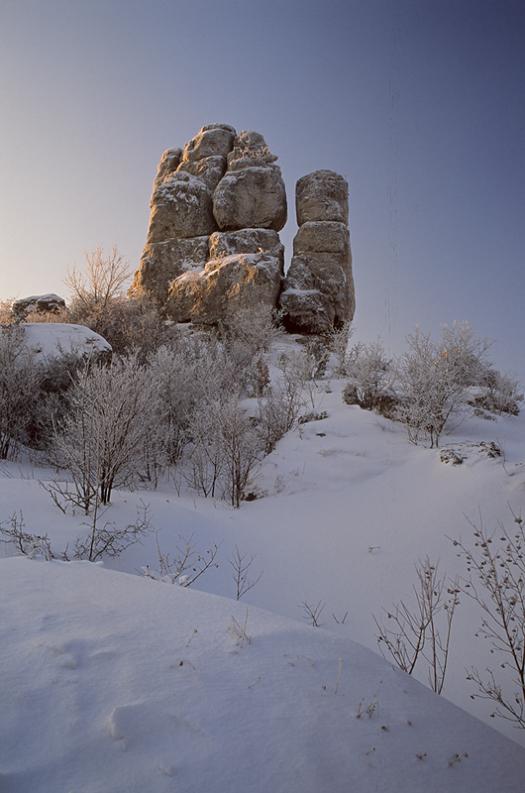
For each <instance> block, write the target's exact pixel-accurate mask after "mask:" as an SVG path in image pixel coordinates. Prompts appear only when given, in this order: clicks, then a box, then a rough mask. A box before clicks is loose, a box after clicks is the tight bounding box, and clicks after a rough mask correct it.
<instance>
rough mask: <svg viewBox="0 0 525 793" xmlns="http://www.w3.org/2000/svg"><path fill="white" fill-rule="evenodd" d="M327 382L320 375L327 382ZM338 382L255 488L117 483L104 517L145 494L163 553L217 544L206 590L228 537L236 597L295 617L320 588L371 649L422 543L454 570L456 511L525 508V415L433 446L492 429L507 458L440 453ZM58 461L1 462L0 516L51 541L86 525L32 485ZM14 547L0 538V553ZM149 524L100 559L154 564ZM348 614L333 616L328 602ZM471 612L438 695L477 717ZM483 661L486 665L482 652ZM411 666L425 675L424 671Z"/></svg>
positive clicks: (459, 628)
mask: <svg viewBox="0 0 525 793" xmlns="http://www.w3.org/2000/svg"><path fill="white" fill-rule="evenodd" d="M325 385H326V384H323V387H325ZM341 387H342V384H341V383H340V382H337V381H332V383H331V391H332V392H331V393H325V392H324V391H320V392H319V394H317V396H316V399H317V400H318V408H319V409H322V410H326V411H327V412H328V414H329V417H328V418H327V419H325V420H323V421H318V422H312V423H309V424H306V425H304V426H303V427H302V429H301V432H300V433H298V432H292V433H290V434H289V435H287V436H286V437H285V438H284V439H283V440H282V441H281V442H280V443H279V444H278V446H277V449H276V450H275V452H273V453H272V454H271V455H270V456H269V457H267V458H266V460H265V461H264V463H263V465H262V468H261V472H260V475H259V477H258V479H257V483H256V487H257V489H258V490H259V491H260V492H261V494H263V497H261V498H260V499H258V500H256V501H254V502H250V503H244V504H243V505H242V507H241V509H239V510H232V509H231V508H230V507H228V505H226V504H225V503H224V502H212V501H210V500H206V499H203V498H201V497H199V496H198V495H196V494H193V493H189V492H188V491H187V490H186V491H184V489H182V491H181V494H180V495H178V493H177V489H180V482H177V483H174V482H173V481H172V480H169V481H166V482H165V483H163V484H162V485H161V486H160V488H159V489H158V490H157V491H145V490H142V491H136V492H134V493H129V492H124V491H121V492H117V493H115V497H114V503H113V505H112V506H111V507H110V509H109V512H108V513H107V515H106V517H105V518H104V519H107V520H112V521H115V522H116V524H117V525H125V524H126V523H128V522H130V521H132V520H133V519H134V518H135V515H136V508H137V506H138V505H139V503H140V502H141V501H143V502H146V503H148V504H149V505H150V515H151V521H152V525H153V526H154V527H155V529H156V530H157V531H158V539H159V543H160V545H161V547H162V550H163V551H164V552H169V553H172V552H173V551H174V548H175V546H176V545H177V543H179V542H180V538H181V536H182V537H189V536H192V537H193V543H194V545H195V547H196V548H198V549H200V550H203V549H205V548H207V547H209V546H210V545H211V544H212V543H218V544H219V561H220V567H219V569H218V570H212V571H210V573H209V574H207V575H206V576H205V577H203V578H201V579H199V583H198V586H199V588H203V589H205V590H207V591H209V592H213V593H217V594H221V595H226V596H230V597H231V596H233V594H234V589H233V583H232V580H231V568H230V567H229V565H228V558H229V557H230V556H231V553H232V551H233V548H234V546H235V545H236V544H237V545H238V546H239V548H240V550H241V551H242V552H243V553H247V554H255V555H256V560H255V562H254V566H253V572H254V573H255V574H257V573H258V572H259V571H260V570H263V571H264V574H263V577H262V579H261V581H260V583H259V584H258V585H257V587H255V589H253V590H252V591H251V592H249V593H248V595H247V596H246V598H245V602H247V603H249V604H252V605H256V606H259V607H263V608H267V609H270V610H271V611H274V612H276V613H279V614H283V615H287V616H290V617H293V618H295V619H298V620H301V619H303V609H302V608H301V603H302V602H303V601H305V600H306V601H308V602H309V603H313V604H316V603H317V602H318V601H320V600H321V601H323V602H324V603H325V604H326V605H325V609H324V611H323V614H322V622H323V624H324V625H325V626H326V627H330V628H332V629H333V630H337V631H338V632H339V634H340V635H342V636H344V637H349V638H351V639H353V640H355V641H358V642H360V643H362V644H364V645H366V646H368V647H370V648H371V649H374V650H376V648H377V645H376V640H375V634H376V629H375V626H374V622H373V614H377V615H379V614H380V613H381V609H382V607H387V608H388V607H390V606H391V605H392V603H394V602H396V601H398V600H399V599H400V598H404V597H407V596H409V595H410V592H411V588H412V584H413V582H414V579H415V573H414V563H415V562H416V560H417V559H418V558H422V557H424V556H425V555H426V554H427V553H428V554H429V555H430V556H431V557H432V558H433V559H434V560H437V559H439V560H440V565H441V569H442V571H443V572H446V573H448V574H449V575H450V576H454V575H456V574H457V573H458V572H459V571H460V569H461V568H460V565H459V561H458V559H457V558H456V555H455V551H454V549H453V547H452V544H451V542H450V541H449V539H447V537H458V536H461V537H463V539H465V540H466V541H468V540H469V538H470V537H471V529H470V527H469V526H468V524H467V521H466V519H465V515H469V516H473V517H476V516H477V515H478V514H479V513H480V514H481V515H482V516H483V518H484V520H485V523H486V525H496V522H497V521H498V520H503V521H505V520H507V519H508V516H509V512H508V505H509V504H510V505H511V506H512V507H513V509H514V510H515V511H516V512H519V510H520V509H522V508H525V465H524V463H525V450H524V447H523V439H525V419H524V417H523V416H518V417H514V416H510V417H509V416H507V417H504V418H499V419H498V420H497V421H486V420H483V419H469V420H467V421H465V422H463V423H462V424H461V425H460V426H458V427H457V428H456V430H455V434H454V435H453V436H449V437H444V438H443V445H447V444H450V443H456V442H468V443H477V442H479V441H481V440H486V441H490V440H494V441H496V442H498V443H499V444H500V446H501V447H502V449H503V450H504V453H505V456H504V458H500V459H499V460H493V459H489V458H487V456H486V455H483V454H481V453H479V452H478V451H476V449H475V447H473V448H472V450H471V451H470V452H469V457H468V459H467V460H466V462H465V463H464V464H463V465H461V466H458V467H453V466H450V465H444V464H443V463H442V462H440V459H439V451H436V450H429V449H423V448H416V447H414V446H411V445H410V444H409V443H408V442H407V439H406V436H405V433H404V431H403V429H402V428H401V427H400V426H398V425H396V424H394V423H392V422H389V421H387V420H385V419H383V418H381V417H379V416H376V415H375V414H373V413H369V412H365V411H362V410H360V409H359V408H357V407H349V406H347V405H345V404H344V403H343V402H342V399H341V395H340V390H341ZM55 476H56V474H55V473H54V472H52V471H50V470H48V469H44V468H39V467H36V466H30V465H27V464H25V465H23V464H20V465H18V464H13V463H10V464H4V465H3V466H2V467H1V468H0V520H5V519H6V518H7V517H8V516H9V515H10V514H11V513H12V512H13V511H15V510H17V511H18V510H23V513H24V518H25V523H26V526H27V529H28V530H29V531H33V532H36V533H42V532H48V533H49V535H50V537H51V538H52V541H53V544H54V545H55V546H56V547H57V548H58V549H60V548H63V547H64V546H65V545H66V544H68V543H69V545H70V547H71V545H72V544H73V543H74V540H75V538H76V537H77V536H79V535H81V534H85V533H86V528H85V527H84V526H82V523H83V518H82V517H81V516H75V517H72V516H71V515H67V516H65V515H63V514H61V513H60V512H59V511H58V510H57V509H56V507H55V506H54V505H53V504H52V502H51V500H50V499H49V497H48V496H47V494H46V493H45V492H44V491H43V490H42V488H41V487H40V486H39V481H38V480H40V479H43V480H46V479H51V478H53V477H55ZM12 552H13V551H12V550H11V549H9V548H8V547H4V546H0V555H1V554H4V555H5V554H9V553H12ZM155 562H156V549H155V534H151V535H149V536H147V537H145V538H144V539H143V541H142V543H141V544H138V545H135V546H133V547H131V548H129V549H128V550H127V551H126V552H125V554H124V555H123V556H122V557H120V558H119V559H116V560H113V561H108V562H107V564H108V566H113V567H115V568H116V569H119V570H123V571H126V572H131V573H139V574H140V570H141V568H142V567H143V566H144V565H145V564H149V565H152V566H155ZM346 611H348V618H347V620H346V622H345V624H344V625H336V623H335V622H334V620H333V617H332V614H335V615H336V616H337V617H339V618H340V617H341V616H342V615H344V613H345V612H346ZM478 625H479V613H478V612H477V610H476V609H475V608H474V606H473V604H472V603H470V602H468V601H463V602H462V603H461V606H460V608H459V609H458V612H457V616H456V623H455V626H454V632H453V642H452V651H451V658H450V668H449V672H448V676H447V681H446V684H445V689H444V695H445V696H446V697H447V698H449V699H451V700H452V701H453V702H455V703H456V704H459V705H460V706H461V707H464V708H466V709H468V710H470V711H471V712H472V713H474V714H475V715H477V716H479V717H480V718H486V719H488V717H489V713H490V707H489V705H486V706H484V704H483V703H480V702H479V701H476V702H473V701H472V700H471V699H470V694H471V693H472V689H471V688H470V686H469V684H468V683H467V682H466V680H465V676H466V673H465V667H468V666H470V665H477V666H479V667H480V668H484V666H485V665H487V664H489V663H491V664H492V661H493V659H492V657H491V656H490V655H489V648H488V646H487V645H486V643H484V642H483V641H482V640H480V639H476V638H475V633H476V629H477V627H478ZM492 665H493V664H492ZM421 679H422V680H424V679H425V671H424V670H422V674H421ZM490 723H491V724H493V725H494V726H495V727H497V728H498V729H500V730H502V731H504V732H505V733H506V734H507V735H509V736H511V737H512V738H513V739H514V740H521V741H523V738H524V736H523V734H522V732H521V731H517V730H515V729H514V728H513V727H512V726H511V725H509V724H506V723H505V722H502V721H497V720H496V721H492V720H491V722H490Z"/></svg>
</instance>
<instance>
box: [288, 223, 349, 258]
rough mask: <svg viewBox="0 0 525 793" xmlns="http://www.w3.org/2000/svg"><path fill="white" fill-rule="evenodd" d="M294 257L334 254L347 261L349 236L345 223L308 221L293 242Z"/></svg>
mask: <svg viewBox="0 0 525 793" xmlns="http://www.w3.org/2000/svg"><path fill="white" fill-rule="evenodd" d="M293 252H294V256H297V255H300V254H302V253H334V254H336V255H338V256H340V257H343V258H346V259H348V257H349V256H350V234H349V231H348V226H347V225H346V224H345V223H335V222H333V221H325V222H319V221H308V222H307V223H305V224H304V225H303V226H301V227H300V228H299V229H298V231H297V234H296V235H295V238H294V241H293Z"/></svg>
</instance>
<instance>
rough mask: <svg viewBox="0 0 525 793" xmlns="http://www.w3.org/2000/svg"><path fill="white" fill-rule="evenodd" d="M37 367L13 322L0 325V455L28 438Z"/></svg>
mask: <svg viewBox="0 0 525 793" xmlns="http://www.w3.org/2000/svg"><path fill="white" fill-rule="evenodd" d="M41 376H42V375H41V369H40V366H39V365H38V363H37V361H36V359H35V356H34V354H33V353H32V352H31V351H30V350H29V349H28V348H27V347H26V345H25V344H24V335H23V331H22V329H21V328H19V327H18V326H17V325H6V326H3V327H1V328H0V459H1V460H6V459H8V458H9V457H12V456H13V454H14V453H15V450H16V448H17V444H18V443H27V442H28V440H29V439H30V432H31V425H32V424H33V423H34V421H35V414H36V411H37V406H38V397H39V389H40V383H41Z"/></svg>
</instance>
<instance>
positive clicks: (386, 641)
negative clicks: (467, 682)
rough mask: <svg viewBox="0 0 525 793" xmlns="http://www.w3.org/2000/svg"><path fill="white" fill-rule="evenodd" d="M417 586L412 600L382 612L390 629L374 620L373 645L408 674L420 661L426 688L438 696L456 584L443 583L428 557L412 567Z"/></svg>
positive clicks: (443, 579)
mask: <svg viewBox="0 0 525 793" xmlns="http://www.w3.org/2000/svg"><path fill="white" fill-rule="evenodd" d="M416 575H417V584H416V585H415V586H414V587H413V596H414V601H413V603H412V604H407V603H406V602H405V601H400V603H397V604H395V605H394V607H393V609H392V610H385V615H386V618H387V620H389V623H390V625H391V627H388V628H387V627H385V625H384V624H383V623H380V622H379V621H378V620H377V619H376V618H375V617H374V621H375V624H376V627H377V630H378V637H377V642H378V644H379V647H380V649H381V650H383V649H384V650H385V651H386V654H387V655H389V656H390V657H391V658H392V659H393V661H394V662H395V664H396V666H398V667H399V669H402V670H403V672H406V673H407V674H409V675H411V674H412V673H413V671H414V669H415V667H416V664H417V663H418V661H420V660H422V659H423V660H424V662H425V663H426V666H427V675H428V682H429V685H430V687H431V688H432V689H433V690H434V691H435V692H436V693H437V694H441V692H442V690H443V686H444V683H445V676H446V672H447V664H448V657H449V648H450V639H451V630H452V622H453V619H454V613H455V609H456V606H457V605H458V588H457V584H456V583H452V584H447V581H446V578H445V577H441V576H440V575H439V572H438V565H437V564H436V565H434V564H433V563H432V562H431V561H430V559H429V558H428V557H426V558H425V559H424V561H423V562H418V563H417V564H416Z"/></svg>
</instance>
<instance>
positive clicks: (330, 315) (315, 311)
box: [281, 171, 355, 334]
mask: <svg viewBox="0 0 525 793" xmlns="http://www.w3.org/2000/svg"><path fill="white" fill-rule="evenodd" d="M323 189H326V198H323V192H322V191H323ZM335 197H337V201H335ZM296 198H297V217H298V219H299V218H300V217H301V218H304V217H308V218H310V216H314V217H315V218H316V219H313V218H310V219H306V220H304V222H303V223H302V225H301V226H300V228H299V230H298V231H297V234H296V235H295V239H294V243H293V252H294V255H293V258H292V262H291V265H290V268H289V270H288V272H287V274H286V280H285V284H284V290H283V292H282V294H281V307H282V309H283V311H284V313H285V323H286V326H287V327H288V329H289V330H291V331H293V332H299V333H312V334H319V333H320V334H322V333H327V332H329V331H330V330H331V329H333V328H334V327H337V326H339V325H341V324H342V323H344V322H346V321H349V320H351V319H352V318H353V316H354V311H355V294H354V281H353V276H352V254H351V251H350V234H349V231H348V225H347V216H346V215H344V218H343V219H341V218H342V211H343V210H345V211H346V213H347V212H348V185H347V183H346V181H345V180H344V179H343V177H342V176H338V174H335V173H334V172H333V171H315V172H314V173H313V174H309V175H307V176H303V178H302V179H299V181H298V182H297V186H296ZM334 206H336V207H337V212H336V211H335V210H333V207H334ZM316 207H317V209H316ZM323 207H324V210H323V211H321V210H322V208H323ZM300 209H301V211H300ZM303 210H304V211H303ZM323 212H324V215H325V216H326V219H320V218H319V216H320V215H322V214H323ZM336 216H338V219H334V218H335V217H336Z"/></svg>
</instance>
